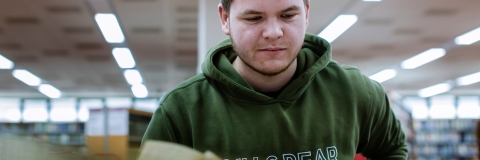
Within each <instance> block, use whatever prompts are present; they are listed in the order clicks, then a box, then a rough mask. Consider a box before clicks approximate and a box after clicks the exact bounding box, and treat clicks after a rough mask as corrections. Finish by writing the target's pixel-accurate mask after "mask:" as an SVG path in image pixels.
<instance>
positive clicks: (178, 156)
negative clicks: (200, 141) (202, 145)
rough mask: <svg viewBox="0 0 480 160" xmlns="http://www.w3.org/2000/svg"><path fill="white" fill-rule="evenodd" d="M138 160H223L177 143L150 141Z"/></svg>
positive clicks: (145, 145)
mask: <svg viewBox="0 0 480 160" xmlns="http://www.w3.org/2000/svg"><path fill="white" fill-rule="evenodd" d="M138 160H221V159H220V158H218V157H217V156H216V155H215V154H214V153H212V152H210V151H206V152H205V153H201V152H199V151H197V150H194V149H192V148H189V147H187V146H183V145H180V144H176V143H170V142H163V141H155V140H149V141H147V142H145V144H144V145H142V148H140V154H139V156H138Z"/></svg>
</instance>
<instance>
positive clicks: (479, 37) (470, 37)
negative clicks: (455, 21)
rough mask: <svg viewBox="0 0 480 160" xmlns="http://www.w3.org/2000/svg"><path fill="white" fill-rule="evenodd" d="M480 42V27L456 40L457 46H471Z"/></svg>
mask: <svg viewBox="0 0 480 160" xmlns="http://www.w3.org/2000/svg"><path fill="white" fill-rule="evenodd" d="M477 41H480V27H478V28H477V29H474V30H472V31H470V32H467V33H465V34H463V35H461V36H458V37H457V38H455V43H456V44H457V45H471V44H473V43H475V42H477Z"/></svg>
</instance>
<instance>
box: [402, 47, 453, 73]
mask: <svg viewBox="0 0 480 160" xmlns="http://www.w3.org/2000/svg"><path fill="white" fill-rule="evenodd" d="M445 53H446V51H445V49H443V48H432V49H429V50H426V51H425V52H422V53H420V54H418V55H416V56H413V57H412V58H410V59H407V60H405V61H403V62H402V64H401V65H402V68H403V69H415V68H417V67H420V66H422V65H424V64H427V63H428V62H431V61H434V60H436V59H438V58H440V57H443V56H445Z"/></svg>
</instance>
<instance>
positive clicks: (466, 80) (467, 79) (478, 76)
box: [456, 72, 480, 86]
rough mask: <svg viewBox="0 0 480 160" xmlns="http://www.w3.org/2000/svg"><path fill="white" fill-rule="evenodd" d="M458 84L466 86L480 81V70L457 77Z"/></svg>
mask: <svg viewBox="0 0 480 160" xmlns="http://www.w3.org/2000/svg"><path fill="white" fill-rule="evenodd" d="M456 81H457V85H459V86H466V85H470V84H474V83H477V82H480V72H478V73H474V74H470V75H467V76H463V77H460V78H457V80H456Z"/></svg>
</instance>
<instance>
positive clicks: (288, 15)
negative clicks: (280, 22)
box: [280, 14, 295, 19]
mask: <svg viewBox="0 0 480 160" xmlns="http://www.w3.org/2000/svg"><path fill="white" fill-rule="evenodd" d="M293 16H295V15H294V14H282V15H281V16H280V17H282V18H285V19H290V18H293Z"/></svg>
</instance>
